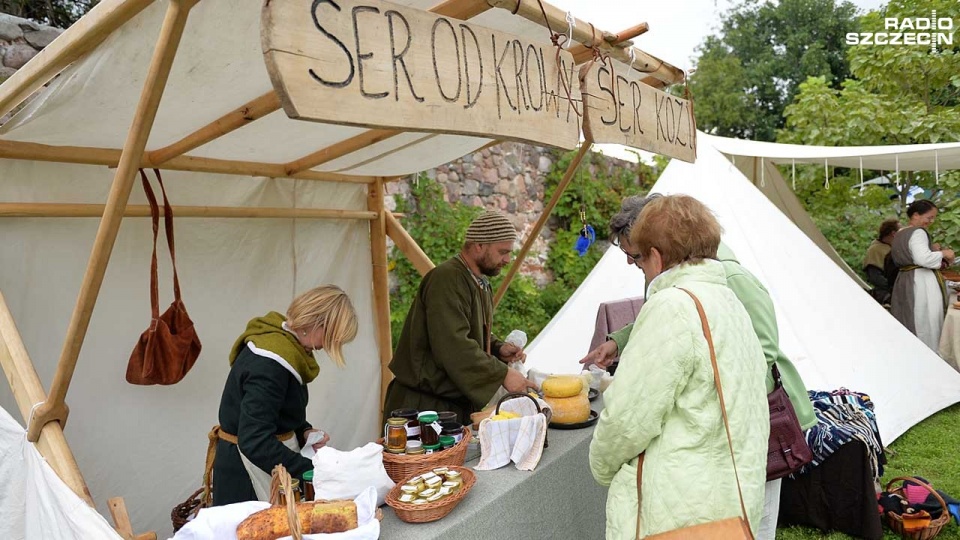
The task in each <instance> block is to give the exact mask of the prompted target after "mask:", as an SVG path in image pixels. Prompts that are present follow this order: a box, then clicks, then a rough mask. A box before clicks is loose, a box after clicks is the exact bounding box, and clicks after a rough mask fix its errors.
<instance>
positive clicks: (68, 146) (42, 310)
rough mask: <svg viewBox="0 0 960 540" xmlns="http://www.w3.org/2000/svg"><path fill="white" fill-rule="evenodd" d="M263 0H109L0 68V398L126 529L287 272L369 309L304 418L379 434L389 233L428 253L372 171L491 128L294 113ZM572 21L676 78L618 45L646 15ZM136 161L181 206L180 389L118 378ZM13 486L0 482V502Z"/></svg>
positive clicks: (141, 522) (134, 261) (429, 2)
mask: <svg viewBox="0 0 960 540" xmlns="http://www.w3.org/2000/svg"><path fill="white" fill-rule="evenodd" d="M397 3H399V4H404V5H408V6H413V7H416V8H419V9H428V8H429V9H430V10H431V11H433V12H434V13H436V14H440V15H443V16H446V17H450V18H455V19H469V20H470V21H471V22H472V23H476V24H479V25H482V26H486V27H489V28H494V29H497V30H500V31H504V32H508V33H511V34H514V35H517V36H535V37H537V39H539V40H542V41H543V42H547V43H549V42H548V37H549V32H548V31H547V30H546V29H545V28H544V26H543V25H546V26H549V27H550V28H551V29H552V30H553V31H557V32H564V33H567V32H568V31H569V29H570V25H569V24H568V23H567V22H566V21H565V17H564V13H563V12H562V11H560V10H558V9H556V8H554V7H552V6H550V5H549V4H547V3H544V8H543V9H544V10H545V14H546V19H547V20H546V21H544V20H543V17H542V15H541V14H542V12H541V8H540V5H539V4H538V5H536V6H534V5H533V4H532V3H530V2H525V3H523V5H520V2H519V1H517V0H489V1H488V0H446V1H443V2H440V3H436V2H435V1H434V0H399V1H398V2H397ZM261 4H262V3H260V2H257V3H241V4H238V3H237V2H232V1H227V0H203V1H199V2H198V1H196V0H169V1H153V0H103V1H101V2H100V3H99V4H98V5H97V6H96V7H95V8H94V9H93V10H92V11H91V12H90V13H89V14H88V15H86V16H85V17H84V18H83V19H81V20H80V21H79V22H77V23H76V24H75V25H74V26H73V27H71V28H69V29H68V30H67V31H66V32H64V33H63V34H62V35H61V36H60V37H59V38H58V39H57V40H55V41H54V42H53V43H52V44H50V45H49V46H47V47H46V48H45V49H44V50H43V51H42V52H41V53H40V54H38V55H37V56H36V57H35V58H34V59H33V60H31V62H29V63H28V64H27V65H26V66H24V67H23V68H21V69H20V70H19V71H18V72H17V73H16V74H15V75H13V76H12V77H11V78H10V79H8V80H6V81H5V82H4V83H3V84H2V85H0V117H2V116H4V115H5V114H7V113H8V112H10V111H11V110H13V109H14V108H15V107H17V106H18V105H20V104H21V103H22V102H23V101H24V100H25V99H26V98H27V97H28V96H30V95H31V94H32V93H33V92H35V91H39V95H38V96H37V97H36V99H34V100H32V101H30V102H29V103H28V104H27V105H26V106H25V107H24V108H23V109H22V110H20V111H19V112H17V113H16V115H15V116H14V117H13V119H12V120H10V121H9V122H7V123H6V124H5V125H3V126H2V127H0V179H2V182H0V216H2V217H3V218H4V219H3V225H2V227H0V260H2V261H3V262H4V264H3V268H2V269H0V291H2V293H3V294H2V296H0V308H3V309H0V315H2V314H3V312H6V307H7V306H8V307H9V312H8V313H9V314H10V315H11V316H9V317H0V364H2V367H3V370H4V372H5V373H6V375H7V378H8V381H9V382H10V383H11V387H12V391H11V389H9V388H8V387H7V386H3V387H0V407H2V408H3V409H5V410H7V411H14V410H15V409H18V410H19V411H20V415H21V417H22V418H24V422H23V424H24V427H26V428H27V432H28V438H30V440H31V441H35V442H36V444H37V448H38V449H39V450H40V451H41V452H42V453H43V454H44V456H45V457H46V459H47V460H48V461H49V463H50V465H51V466H52V467H53V469H54V470H55V471H56V472H57V473H58V474H59V475H60V476H61V478H63V479H64V481H65V482H66V483H67V485H69V486H70V487H71V488H72V489H73V490H74V491H75V492H76V493H78V494H79V495H80V496H81V497H82V498H85V499H86V500H88V501H91V500H95V502H96V503H98V507H99V509H100V510H101V512H102V513H104V512H105V511H106V507H105V505H104V502H105V501H106V498H107V497H110V496H123V497H125V498H126V503H127V507H128V508H129V510H130V518H131V521H132V522H133V524H134V527H135V528H136V529H137V530H138V531H140V530H146V529H154V530H157V531H158V532H159V533H160V535H161V537H163V536H164V535H165V534H166V533H167V532H169V529H170V522H169V515H170V509H171V507H172V506H173V505H174V504H177V503H179V502H181V501H183V500H184V499H185V498H186V497H187V496H188V495H189V494H190V493H191V492H192V491H193V490H194V489H196V488H197V487H198V485H199V482H200V474H201V472H202V465H203V460H204V451H205V448H206V444H207V441H206V437H205V435H206V433H207V431H208V430H209V429H210V426H211V425H212V424H214V423H216V419H217V404H218V402H219V396H220V392H221V391H222V387H223V381H224V379H225V376H226V373H227V369H228V366H227V365H226V356H227V352H228V348H229V347H230V345H231V344H232V343H233V340H234V339H235V337H236V336H237V335H238V333H239V332H240V331H241V330H242V328H243V325H244V324H245V322H246V321H247V320H248V319H249V318H250V317H252V316H256V315H259V314H262V313H263V312H265V311H267V310H283V309H284V308H285V307H286V305H287V304H288V303H289V301H290V300H291V299H292V297H293V295H294V294H295V293H297V292H299V291H303V290H305V289H308V288H310V287H312V286H315V285H318V284H321V283H335V284H337V285H340V286H341V287H343V288H344V289H345V290H346V291H347V292H348V293H349V295H350V297H351V298H352V300H353V303H354V305H355V306H356V308H357V310H358V312H359V316H360V321H359V323H360V328H361V331H360V334H359V335H358V337H357V339H356V340H355V341H354V342H353V343H351V344H350V345H348V346H347V347H346V349H345V351H344V353H345V356H346V358H347V359H348V366H347V368H346V369H345V370H343V371H339V370H337V369H335V368H334V367H333V366H332V365H331V364H330V363H328V362H322V363H321V366H322V367H321V375H320V376H319V377H318V379H317V380H316V381H314V382H313V383H312V384H311V387H310V390H311V394H312V397H313V399H312V400H311V405H310V408H309V410H308V418H310V420H311V421H312V422H313V423H314V424H315V425H317V426H320V427H322V428H323V429H324V430H326V431H327V432H329V433H330V435H331V437H332V444H333V445H335V446H338V447H341V448H350V447H352V446H355V445H358V444H360V443H363V442H366V441H369V440H371V438H373V437H374V436H375V435H376V433H377V431H378V430H377V424H378V417H379V413H380V411H379V404H380V397H381V396H380V392H381V388H382V386H383V382H384V381H385V380H387V377H388V373H386V370H384V369H382V368H383V366H384V365H385V364H386V362H387V361H388V360H389V358H390V355H391V345H390V329H389V300H388V291H387V261H386V235H387V234H389V235H390V237H391V238H393V240H394V241H395V243H396V245H397V247H399V248H400V249H401V251H403V253H404V254H405V255H407V256H408V257H409V258H411V260H412V262H413V263H414V265H415V266H416V267H417V268H418V269H419V270H421V272H423V271H425V270H426V269H428V268H429V267H430V266H431V264H432V263H431V262H430V261H429V259H427V258H426V257H425V256H424V255H423V253H422V251H420V250H419V247H418V246H417V245H416V242H414V241H413V240H412V239H410V237H409V236H408V235H407V234H406V232H405V231H404V230H403V228H402V226H401V225H400V224H399V222H398V221H397V220H396V219H395V218H394V217H393V216H392V215H391V214H390V213H389V212H387V211H385V209H384V205H383V193H384V183H385V182H389V181H393V180H394V179H396V178H397V177H398V176H401V175H406V174H411V173H416V172H419V171H422V170H425V169H429V168H431V167H436V166H438V165H441V164H443V163H446V162H448V161H450V160H452V159H455V158H458V157H460V156H463V155H465V154H467V153H470V152H473V151H476V150H478V149H480V148H483V147H485V146H487V145H490V144H494V143H496V142H497V141H495V140H493V139H491V138H486V137H478V136H463V135H450V134H442V133H416V132H405V131H402V130H392V129H364V128H358V127H344V126H340V125H331V124H321V123H311V122H299V121H293V120H290V119H289V118H288V117H287V116H286V115H285V114H284V112H283V111H281V110H280V107H281V103H280V99H279V97H278V95H277V94H276V92H275V91H274V88H273V86H272V84H271V80H270V78H269V77H268V73H267V70H266V68H265V66H264V57H263V52H262V50H261V35H260V8H261ZM303 5H306V6H309V5H310V3H309V2H305V3H303ZM331 9H332V8H331ZM574 26H575V28H574V29H573V31H572V36H571V37H572V39H573V41H576V42H579V44H573V45H572V46H571V47H569V49H568V52H569V53H570V54H571V55H572V56H573V58H574V59H575V61H576V62H583V61H584V60H586V59H589V58H591V57H592V56H593V53H594V48H599V49H600V50H602V51H604V52H605V53H607V54H610V55H611V56H612V57H613V58H614V59H617V61H618V64H617V68H616V69H617V70H618V72H619V73H627V72H629V71H630V70H631V69H635V70H637V71H638V72H641V73H643V74H644V75H643V76H645V77H646V79H645V80H644V82H648V83H650V84H651V85H652V86H656V87H658V88H659V87H663V86H664V85H665V84H668V83H675V82H679V81H680V80H682V77H683V74H682V72H680V70H678V69H677V68H675V67H674V66H671V65H670V64H669V63H665V62H663V61H662V60H659V59H657V58H654V57H651V56H649V55H647V54H646V53H644V52H643V51H640V50H638V49H633V48H632V46H631V45H632V43H631V42H629V38H630V37H632V36H635V35H637V34H638V33H640V32H641V31H642V30H643V28H645V26H643V27H641V26H637V27H634V28H632V29H629V31H626V32H621V33H619V34H612V33H609V32H604V31H601V30H599V29H595V28H594V27H593V25H590V24H588V23H587V22H586V21H583V20H580V19H577V20H576V24H575V25H574ZM584 44H587V45H589V46H590V47H588V46H586V45H584ZM548 46H549V45H548ZM631 51H632V52H631ZM565 54H566V53H565ZM628 63H629V64H630V65H628ZM422 75H423V76H427V75H430V74H422ZM47 83H49V84H47ZM45 84H47V86H46V87H43V85H45ZM42 87H43V88H42ZM335 106H336V104H335V103H331V107H335ZM584 148H585V147H584ZM584 151H585V150H584ZM138 167H145V168H152V167H158V168H160V169H162V170H163V175H164V178H165V180H166V184H167V188H168V192H169V194H170V197H171V199H172V201H173V206H174V208H175V213H177V215H178V216H179V217H180V218H185V219H178V220H177V248H178V250H177V259H178V269H179V271H180V280H181V283H182V287H183V291H184V297H185V302H186V305H187V307H188V309H189V311H190V314H191V316H192V318H193V320H194V321H195V322H196V325H197V328H198V330H199V333H200V336H201V339H202V341H203V344H204V347H203V352H202V354H201V356H200V359H199V361H198V362H197V364H196V365H195V366H194V368H193V370H192V371H191V372H190V373H189V374H188V375H187V377H186V379H185V380H184V381H182V382H181V383H179V384H177V385H176V386H173V387H134V386H130V385H128V384H127V383H126V382H125V381H124V371H125V366H126V362H127V358H128V356H129V354H130V351H131V349H132V347H133V344H134V342H135V340H136V337H137V336H138V335H139V334H140V332H142V331H143V330H144V328H146V327H147V325H148V323H149V303H148V290H147V288H148V269H149V262H148V261H149V243H150V238H151V236H150V225H149V222H148V221H147V220H143V219H126V220H122V223H123V226H122V227H121V226H120V223H121V217H122V216H124V215H126V216H131V217H139V218H142V217H143V216H144V215H145V211H146V209H145V207H144V204H143V203H144V198H143V195H142V193H141V191H140V189H139V187H137V186H136V185H135V184H134V179H135V177H136V169H137V168H138ZM571 176H572V174H571ZM131 188H133V189H132V195H130V193H131ZM558 191H561V190H558ZM128 197H129V202H130V204H129V205H128V204H127V201H128ZM105 202H106V204H104V203H105ZM101 216H103V219H102V220H101V219H99V218H100V217H101ZM13 218H15V219H13ZM84 218H97V219H84ZM225 218H230V219H225ZM98 222H99V223H98ZM162 243H163V242H162V240H161V245H162ZM160 251H161V265H160V267H161V278H160V279H161V284H162V286H161V296H162V298H163V299H165V300H164V301H168V300H167V299H169V298H170V296H169V295H170V289H169V282H170V273H169V271H168V270H167V269H169V264H168V260H167V257H166V256H165V255H164V250H163V249H162V248H161V250H160ZM107 261H109V266H108V265H107ZM101 282H102V286H101ZM78 291H79V292H80V294H79V297H78ZM95 303H96V310H94V304H95ZM71 313H72V314H71ZM88 322H89V326H88ZM64 336H67V339H66V340H64ZM81 345H82V347H81ZM28 351H29V353H28ZM74 368H76V369H74ZM51 381H52V382H51ZM68 388H69V390H70V391H69V394H68V393H67V390H68ZM48 389H49V393H48ZM67 404H68V405H69V406H70V413H71V414H70V415H69V422H68V423H67V424H66V428H65V429H66V438H67V439H68V440H69V443H70V444H69V446H68V445H67V444H66V442H65V441H64V433H63V431H61V426H60V424H61V423H63V422H66V408H65V405H67ZM58 421H59V422H58ZM37 437H39V439H37ZM81 473H82V476H81ZM87 487H89V492H88V491H86V488H87ZM91 494H92V496H91ZM8 496H9V497H11V498H6V497H8ZM15 499H16V497H14V496H12V495H7V492H4V498H0V512H2V511H3V509H6V508H11V507H14V506H17V507H19V506H18V505H19V502H18V501H17V500H15ZM27 511H31V509H30V508H27ZM27 519H28V520H30V519H36V520H40V519H44V518H43V516H42V515H41V514H34V515H32V516H27ZM4 532H6V531H4ZM124 534H125V535H126V536H128V537H132V534H130V532H129V531H126V532H124ZM94 535H95V534H94V533H91V536H94Z"/></svg>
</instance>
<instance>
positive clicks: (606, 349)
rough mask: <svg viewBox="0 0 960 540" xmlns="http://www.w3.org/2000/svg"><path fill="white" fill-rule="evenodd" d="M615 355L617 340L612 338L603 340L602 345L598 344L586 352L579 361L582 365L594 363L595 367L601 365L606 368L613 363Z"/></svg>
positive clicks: (586, 365)
mask: <svg viewBox="0 0 960 540" xmlns="http://www.w3.org/2000/svg"><path fill="white" fill-rule="evenodd" d="M616 357H617V342H616V341H614V340H612V339H611V340H610V341H605V342H604V343H603V345H600V346H599V347H597V348H596V349H594V350H592V351H590V352H588V353H587V355H586V356H584V357H583V358H581V359H580V363H581V364H583V367H589V366H590V365H596V366H597V367H602V368H604V369H606V368H607V367H609V366H610V364H612V363H613V360H614V359H615V358H616Z"/></svg>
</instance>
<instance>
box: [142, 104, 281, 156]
mask: <svg viewBox="0 0 960 540" xmlns="http://www.w3.org/2000/svg"><path fill="white" fill-rule="evenodd" d="M278 110H280V98H278V97H277V93H276V92H274V91H273V90H271V91H269V92H267V93H266V94H264V95H262V96H260V97H258V98H257V99H254V100H253V101H251V102H249V103H245V104H243V105H241V106H239V107H237V108H236V109H234V110H232V111H230V112H228V113H227V114H225V115H223V116H221V117H220V118H218V119H216V120H214V121H213V122H210V123H209V124H207V125H205V126H203V127H202V128H200V129H198V130H197V131H195V132H193V133H191V134H190V135H187V136H186V137H184V138H182V139H180V140H179V141H177V142H175V143H173V144H171V145H169V146H165V147H163V148H160V149H158V150H154V151H152V152H149V153H148V154H147V157H148V160H149V161H150V163H152V164H153V165H154V166H157V165H159V164H161V163H164V162H166V161H169V160H170V159H171V158H175V157H177V156H181V155H183V154H186V153H187V152H189V151H191V150H193V149H194V148H197V147H200V146H203V145H204V144H207V143H208V142H210V141H212V140H214V139H216V138H218V137H222V136H224V135H226V134H227V133H230V132H231V131H234V130H236V129H239V128H241V127H243V126H245V125H247V124H249V123H250V122H253V121H254V120H257V119H258V118H263V117H264V116H266V115H268V114H270V113H272V112H274V111H278Z"/></svg>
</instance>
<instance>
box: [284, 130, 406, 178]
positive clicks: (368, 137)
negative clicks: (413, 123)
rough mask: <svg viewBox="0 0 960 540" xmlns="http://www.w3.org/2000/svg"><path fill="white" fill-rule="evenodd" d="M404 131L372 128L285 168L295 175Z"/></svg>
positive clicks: (288, 164)
mask: <svg viewBox="0 0 960 540" xmlns="http://www.w3.org/2000/svg"><path fill="white" fill-rule="evenodd" d="M401 133H403V131H400V130H396V129H371V130H369V131H365V132H363V133H361V134H359V135H355V136H353V137H350V138H349V139H344V140H342V141H340V142H338V143H336V144H332V145H330V146H328V147H326V148H321V149H320V150H317V151H316V152H314V153H312V154H309V155H306V156H303V157H302V158H300V159H297V160H294V161H291V162H290V163H287V164H286V165H284V170H285V172H286V174H288V175H291V176H292V175H294V174H297V173H300V172H303V171H306V170H308V169H312V168H314V167H316V166H318V165H323V164H324V163H328V162H330V161H333V160H335V159H337V158H341V157H343V156H345V155H347V154H351V153H353V152H356V151H357V150H360V149H361V148H366V147H368V146H370V145H372V144H376V143H378V142H380V141H385V140H387V139H389V138H390V137H394V136H396V135H399V134H401Z"/></svg>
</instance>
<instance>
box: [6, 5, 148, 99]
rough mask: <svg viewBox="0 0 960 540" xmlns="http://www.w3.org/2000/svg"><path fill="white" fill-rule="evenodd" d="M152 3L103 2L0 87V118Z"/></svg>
mask: <svg viewBox="0 0 960 540" xmlns="http://www.w3.org/2000/svg"><path fill="white" fill-rule="evenodd" d="M152 3H153V0H103V1H102V2H100V3H99V4H97V5H96V6H94V8H93V9H91V10H90V12H89V13H87V14H86V15H84V16H83V17H81V18H80V20H78V21H77V22H76V23H75V24H74V25H73V26H71V27H70V28H68V29H67V30H66V31H64V32H63V33H62V34H60V36H58V37H57V39H55V40H53V42H52V43H50V44H49V45H47V46H46V47H44V48H43V50H42V51H40V52H39V53H37V55H36V56H35V57H33V59H31V60H30V61H29V62H27V64H26V65H25V66H23V67H22V68H20V69H19V70H17V72H16V73H14V74H13V75H11V76H10V78H9V79H7V80H6V81H5V82H4V83H3V85H0V117H2V116H4V115H5V114H7V113H8V112H10V111H12V110H13V109H14V108H15V107H16V106H17V105H19V104H20V103H22V102H23V101H24V100H25V99H27V98H28V97H30V95H31V94H33V93H34V92H36V91H37V90H39V89H40V87H42V86H43V85H44V84H47V82H48V81H49V80H50V79H53V78H54V77H56V76H57V74H58V73H60V72H61V71H63V69H64V68H66V67H67V66H69V65H70V64H71V63H72V62H74V61H75V60H77V59H78V58H80V57H81V56H83V55H84V54H86V53H87V51H90V50H92V49H93V48H94V47H96V46H97V45H99V44H100V43H101V42H102V41H103V40H104V39H106V38H107V36H109V35H110V33H111V32H113V31H114V30H116V29H117V28H119V27H121V26H122V25H123V24H124V23H126V22H127V21H129V20H130V19H132V18H133V17H135V16H136V15H137V14H138V13H140V12H141V11H143V9H144V8H146V7H147V6H149V5H150V4H152Z"/></svg>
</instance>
